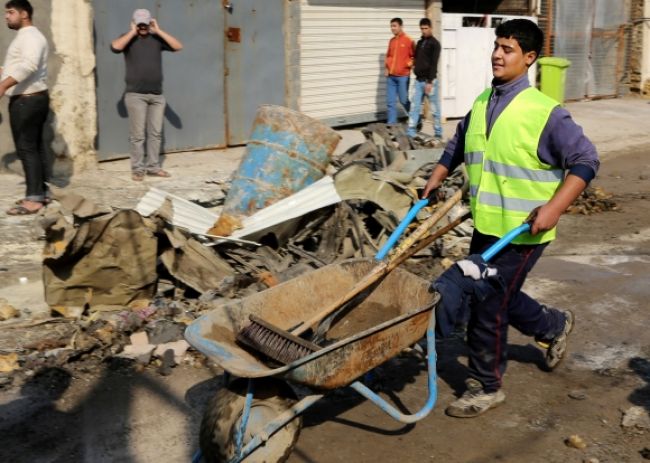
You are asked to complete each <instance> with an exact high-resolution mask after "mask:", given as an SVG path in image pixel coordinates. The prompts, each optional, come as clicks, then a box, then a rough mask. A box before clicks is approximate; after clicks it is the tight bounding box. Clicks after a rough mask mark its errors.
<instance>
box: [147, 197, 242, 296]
mask: <svg viewBox="0 0 650 463" xmlns="http://www.w3.org/2000/svg"><path fill="white" fill-rule="evenodd" d="M150 217H151V219H152V222H151V223H152V227H154V228H156V233H157V234H158V235H159V236H161V235H164V236H165V237H166V238H167V240H164V239H163V240H161V241H160V249H161V254H160V261H161V262H162V264H163V265H164V266H165V268H166V269H167V271H168V272H169V273H170V274H171V275H172V276H173V277H174V278H176V279H177V280H179V281H181V282H183V283H184V284H186V285H187V286H189V287H190V288H192V289H195V290H196V291H198V292H200V293H204V292H206V291H209V290H211V289H214V288H217V287H219V286H220V285H221V283H222V282H223V280H224V278H227V277H229V276H232V275H234V274H235V270H234V269H233V268H232V267H231V266H230V265H229V264H228V263H227V262H226V261H225V260H223V259H222V258H221V257H219V256H218V255H217V254H216V253H215V252H214V251H212V250H211V249H209V248H208V247H206V246H204V245H203V244H201V243H199V242H198V241H197V240H195V239H194V238H192V236H191V234H190V232H188V231H184V230H181V229H179V228H177V227H174V226H173V225H169V224H170V223H171V221H172V220H173V217H174V201H173V200H172V199H170V198H166V199H165V200H164V202H163V204H162V205H161V206H160V208H158V209H157V210H156V211H155V212H154V213H152V214H151V216H150Z"/></svg>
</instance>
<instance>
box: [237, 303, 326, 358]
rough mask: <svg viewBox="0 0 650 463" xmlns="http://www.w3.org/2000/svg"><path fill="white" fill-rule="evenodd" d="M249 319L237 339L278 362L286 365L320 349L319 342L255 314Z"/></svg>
mask: <svg viewBox="0 0 650 463" xmlns="http://www.w3.org/2000/svg"><path fill="white" fill-rule="evenodd" d="M249 319H250V322H251V323H250V324H249V325H247V326H246V327H244V329H242V330H241V331H240V332H239V334H238V335H237V340H238V341H239V342H241V343H243V344H245V345H247V346H248V347H251V348H252V349H255V350H256V351H258V352H260V353H262V354H264V355H266V356H267V357H269V358H271V359H273V360H275V361H277V362H280V363H283V364H285V365H286V364H288V363H291V362H294V361H296V360H298V359H300V358H302V357H305V356H307V355H309V354H311V353H312V352H315V351H317V350H319V349H320V346H318V345H317V344H313V343H311V342H309V341H305V340H304V339H302V338H299V337H298V336H295V335H293V334H291V333H289V332H288V331H284V330H283V329H281V328H278V327H277V326H273V325H271V324H270V323H268V322H266V321H264V320H262V319H261V318H258V317H256V316H254V315H251V316H250V317H249Z"/></svg>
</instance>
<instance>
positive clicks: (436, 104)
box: [407, 18, 442, 138]
mask: <svg viewBox="0 0 650 463" xmlns="http://www.w3.org/2000/svg"><path fill="white" fill-rule="evenodd" d="M420 31H421V32H422V38H420V40H419V41H418V43H417V45H416V47H415V69H414V72H415V88H414V93H413V99H412V101H411V112H410V113H409V122H408V131H407V133H408V135H409V136H410V137H414V136H415V135H416V132H417V126H418V123H419V122H420V108H421V107H422V100H423V99H424V97H425V96H428V97H429V103H430V106H431V115H432V116H433V130H434V136H435V137H436V138H442V125H441V123H440V96H439V88H438V79H437V75H438V58H439V57H440V42H438V41H437V40H436V38H435V37H434V36H433V32H432V30H431V21H430V20H429V19H428V18H422V19H421V20H420Z"/></svg>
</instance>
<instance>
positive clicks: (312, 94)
mask: <svg viewBox="0 0 650 463" xmlns="http://www.w3.org/2000/svg"><path fill="white" fill-rule="evenodd" d="M424 14H425V1H424V0H401V1H395V0H327V1H324V0H301V8H300V40H299V43H300V45H299V47H300V102H299V106H300V110H301V111H302V112H304V113H305V114H307V115H309V116H312V117H315V118H318V119H322V120H324V121H326V122H328V123H329V124H331V125H343V124H351V123H357V122H367V121H372V120H377V118H378V116H379V115H380V114H383V113H385V111H386V103H385V101H386V78H385V77H384V58H385V55H386V49H387V48H388V41H389V39H390V38H391V33H390V20H391V19H392V18H394V17H400V18H402V19H403V20H404V30H405V32H406V33H407V34H408V35H410V36H411V38H412V39H413V40H416V41H417V39H418V38H419V37H420V28H419V21H420V19H421V18H423V17H424Z"/></svg>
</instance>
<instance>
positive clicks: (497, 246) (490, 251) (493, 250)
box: [481, 222, 530, 262]
mask: <svg viewBox="0 0 650 463" xmlns="http://www.w3.org/2000/svg"><path fill="white" fill-rule="evenodd" d="M527 231H530V224H529V223H528V222H526V223H522V224H521V225H519V226H518V227H517V228H513V229H512V230H510V231H509V232H508V233H506V234H505V236H504V237H503V238H501V239H500V240H499V241H497V242H496V243H494V244H493V245H492V246H490V247H489V248H487V249H486V250H485V252H483V254H481V257H482V258H483V260H484V261H485V262H487V261H489V260H490V259H492V258H493V257H494V256H496V255H497V254H498V253H499V251H501V250H502V249H503V248H505V247H506V246H508V245H509V244H510V242H511V241H512V240H514V239H515V238H516V237H518V236H519V235H521V234H522V233H525V232H527Z"/></svg>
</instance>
